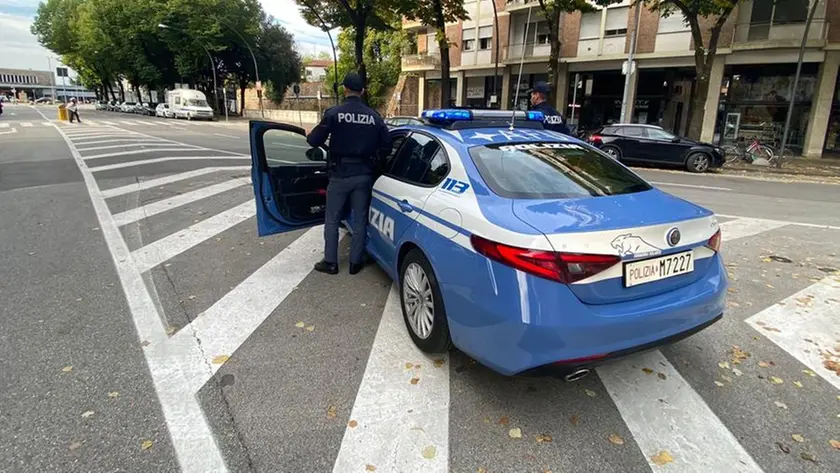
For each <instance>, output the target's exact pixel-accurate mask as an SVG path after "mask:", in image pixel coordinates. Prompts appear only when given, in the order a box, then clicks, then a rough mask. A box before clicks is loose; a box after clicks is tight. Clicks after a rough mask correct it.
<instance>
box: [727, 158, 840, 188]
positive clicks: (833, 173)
mask: <svg viewBox="0 0 840 473" xmlns="http://www.w3.org/2000/svg"><path fill="white" fill-rule="evenodd" d="M711 172H714V173H718V174H729V175H739V176H755V177H759V178H760V177H764V178H777V179H784V178H791V179H793V178H800V179H799V180H801V178H806V180H808V181H819V182H823V181H824V182H830V183H840V159H832V158H821V159H813V158H802V157H796V158H794V159H792V160H790V161H789V162H787V163H785V164H784V167H782V168H777V167H775V166H773V165H770V166H758V165H754V164H749V163H745V162H736V163H732V164H727V165H725V166H724V167H723V168H720V169H715V170H713V171H711Z"/></svg>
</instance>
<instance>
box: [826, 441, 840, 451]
mask: <svg viewBox="0 0 840 473" xmlns="http://www.w3.org/2000/svg"><path fill="white" fill-rule="evenodd" d="M828 444H829V445H831V446H832V447H834V448H836V449H837V450H840V441H837V440H834V439H831V440H829V441H828Z"/></svg>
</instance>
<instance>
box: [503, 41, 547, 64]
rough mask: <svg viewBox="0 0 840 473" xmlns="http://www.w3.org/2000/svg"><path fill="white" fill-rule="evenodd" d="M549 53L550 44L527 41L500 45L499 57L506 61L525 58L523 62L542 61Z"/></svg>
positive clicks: (517, 60) (513, 61) (512, 61)
mask: <svg viewBox="0 0 840 473" xmlns="http://www.w3.org/2000/svg"><path fill="white" fill-rule="evenodd" d="M550 54H551V45H549V44H538V43H527V44H522V43H520V44H509V45H506V46H502V54H501V59H502V60H503V61H505V62H506V63H509V64H510V63H518V62H519V61H520V60H522V58H523V56H524V58H525V60H524V62H544V61H547V60H548V57H549V55H550Z"/></svg>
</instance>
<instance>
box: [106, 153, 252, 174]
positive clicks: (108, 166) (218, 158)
mask: <svg viewBox="0 0 840 473" xmlns="http://www.w3.org/2000/svg"><path fill="white" fill-rule="evenodd" d="M244 159H247V160H249V161H250V160H251V157H250V156H167V157H164V158H152V159H143V160H140V161H129V162H127V163H117V164H106V165H104V166H97V167H92V168H90V172H100V171H110V170H111V169H120V168H127V167H132V166H143V165H146V164H153V163H162V162H164V161H228V160H244Z"/></svg>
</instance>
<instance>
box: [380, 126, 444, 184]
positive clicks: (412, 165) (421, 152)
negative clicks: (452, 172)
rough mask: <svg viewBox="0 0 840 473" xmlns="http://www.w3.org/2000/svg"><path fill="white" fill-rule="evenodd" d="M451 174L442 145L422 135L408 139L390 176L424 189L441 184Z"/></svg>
mask: <svg viewBox="0 0 840 473" xmlns="http://www.w3.org/2000/svg"><path fill="white" fill-rule="evenodd" d="M448 173H449V161H448V159H447V158H446V153H445V152H444V151H443V149H441V147H440V145H439V144H438V143H437V141H435V140H434V139H432V138H431V137H429V136H426V135H424V134H422V133H412V134H411V135H410V136H408V138H406V140H405V143H403V147H402V149H401V150H400V152H399V154H398V155H397V156H396V157H395V159H394V162H393V166H392V167H391V169H390V172H388V174H389V175H390V176H391V177H394V178H396V179H399V180H401V181H405V182H408V183H411V184H416V185H420V186H424V187H429V186H434V185H437V184H438V183H440V181H442V180H443V178H444V177H445V176H446V175H447V174H448Z"/></svg>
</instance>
